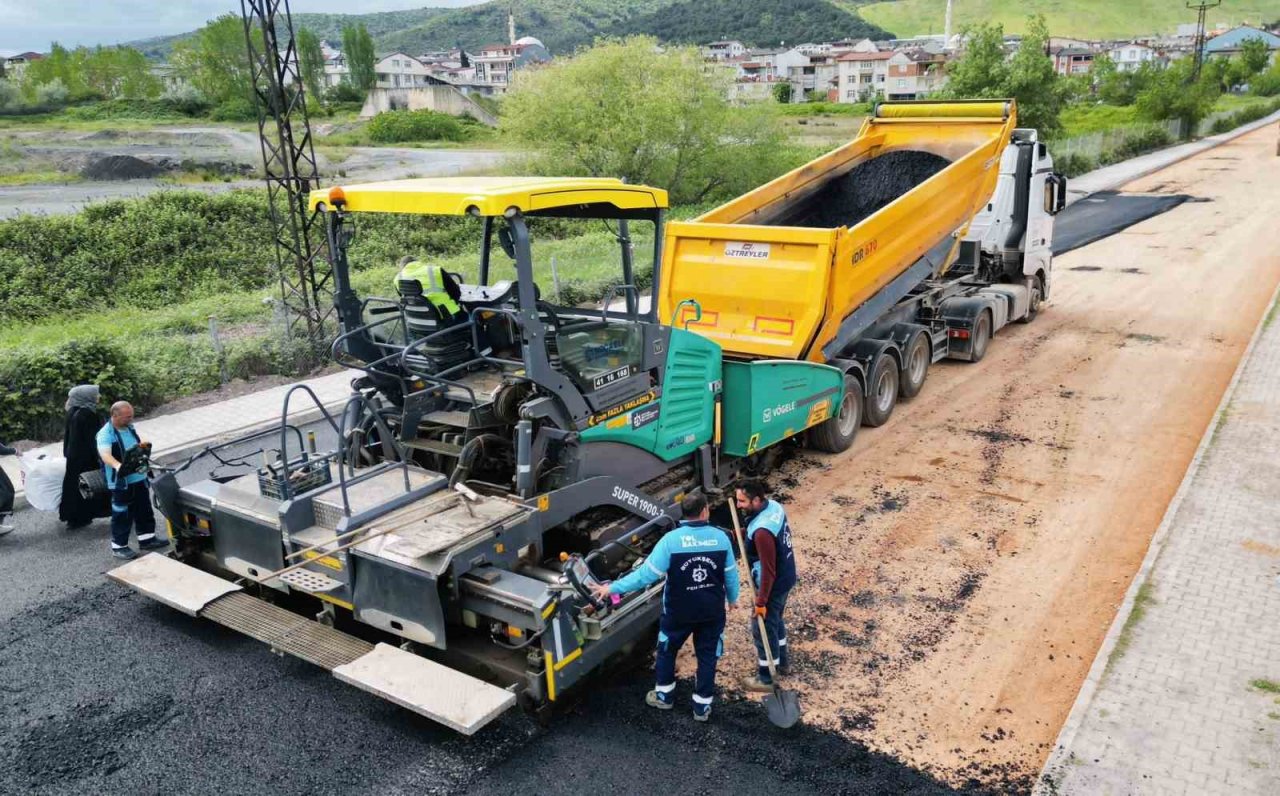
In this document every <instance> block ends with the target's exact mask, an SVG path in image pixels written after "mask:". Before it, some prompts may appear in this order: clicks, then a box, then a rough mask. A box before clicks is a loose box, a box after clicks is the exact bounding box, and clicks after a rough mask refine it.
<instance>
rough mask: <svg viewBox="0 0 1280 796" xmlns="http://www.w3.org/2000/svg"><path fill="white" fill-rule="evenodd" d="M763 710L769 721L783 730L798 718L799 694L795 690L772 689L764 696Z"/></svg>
mask: <svg viewBox="0 0 1280 796" xmlns="http://www.w3.org/2000/svg"><path fill="white" fill-rule="evenodd" d="M764 712H765V715H767V716H768V717H769V721H771V722H773V723H774V725H775V726H777V727H781V728H783V729H784V730H785V729H787V728H788V727H791V726H793V725H794V724H795V723H796V722H797V721H799V720H800V695H799V694H797V693H796V692H795V691H784V690H782V689H781V688H778V689H774V692H773V693H772V694H766V695H765V698H764Z"/></svg>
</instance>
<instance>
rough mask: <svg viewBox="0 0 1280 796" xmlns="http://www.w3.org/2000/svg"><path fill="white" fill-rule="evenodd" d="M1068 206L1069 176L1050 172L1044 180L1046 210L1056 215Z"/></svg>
mask: <svg viewBox="0 0 1280 796" xmlns="http://www.w3.org/2000/svg"><path fill="white" fill-rule="evenodd" d="M1066 206H1067V178H1066V177H1063V176H1062V175H1061V174H1050V175H1049V176H1048V177H1047V178H1046V179H1045V181H1044V212H1046V213H1048V214H1049V215H1051V216H1056V215H1057V214H1058V213H1059V212H1061V210H1062V208H1064V207H1066Z"/></svg>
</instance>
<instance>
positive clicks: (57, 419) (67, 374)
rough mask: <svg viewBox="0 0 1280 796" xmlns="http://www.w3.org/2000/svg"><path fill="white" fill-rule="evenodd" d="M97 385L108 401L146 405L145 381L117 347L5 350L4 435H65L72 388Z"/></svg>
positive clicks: (1, 362) (0, 375)
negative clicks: (64, 426) (68, 395)
mask: <svg viewBox="0 0 1280 796" xmlns="http://www.w3.org/2000/svg"><path fill="white" fill-rule="evenodd" d="M77 384H97V385H98V386H99V387H101V389H102V397H103V399H104V400H105V401H106V402H108V403H110V402H111V401H117V400H121V399H127V400H131V401H136V402H139V403H140V404H141V405H142V406H144V407H145V406H146V405H147V400H148V397H149V396H147V395H146V391H145V388H144V385H143V380H142V379H141V378H140V377H139V375H138V373H137V372H136V371H135V370H134V369H133V367H132V366H131V365H130V363H129V360H128V359H127V358H126V357H125V355H124V353H123V352H122V351H121V350H120V349H118V348H116V347H115V346H112V345H108V344H105V343H98V342H84V341H75V342H70V343H66V344H64V345H61V346H57V347H54V348H46V349H33V348H19V349H16V350H13V351H10V352H7V353H4V354H0V385H3V388H0V438H3V439H28V438H29V439H54V438H57V437H59V436H60V435H61V433H62V424H63V418H64V416H65V410H64V409H63V406H64V405H65V402H66V398H67V390H69V389H71V388H72V387H74V386H76V385H77Z"/></svg>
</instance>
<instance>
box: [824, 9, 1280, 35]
mask: <svg viewBox="0 0 1280 796" xmlns="http://www.w3.org/2000/svg"><path fill="white" fill-rule="evenodd" d="M832 3H833V4H835V5H838V6H841V7H843V8H845V9H846V10H848V11H852V12H854V13H857V14H858V15H859V16H861V17H862V18H863V19H865V20H867V21H868V22H871V23H874V24H876V25H879V26H881V27H883V28H888V29H889V30H892V31H895V32H896V33H897V34H898V35H899V36H920V35H925V34H930V33H941V32H942V26H943V18H944V17H945V16H946V8H947V0H888V1H885V0H882V1H881V2H867V0H832ZM952 13H953V14H954V17H953V19H952V21H951V28H952V30H953V31H954V32H957V33H958V32H960V30H961V29H963V28H965V27H967V26H972V25H979V24H996V25H1001V26H1002V27H1003V28H1004V30H1005V31H1006V32H1008V33H1023V32H1025V31H1026V30H1027V28H1026V25H1027V19H1028V17H1029V16H1036V15H1042V16H1043V17H1044V20H1045V23H1046V24H1047V25H1048V28H1049V31H1050V32H1051V33H1052V34H1053V35H1054V36H1078V37H1080V38H1085V39H1107V38H1126V37H1130V36H1142V35H1146V34H1153V33H1173V32H1174V31H1175V30H1176V29H1177V26H1178V25H1181V24H1187V23H1194V22H1195V21H1196V13H1195V12H1194V11H1189V10H1187V7H1186V4H1185V3H1184V2H1181V0H1122V2H1117V0H1071V2H1069V3H1064V2H1062V0H956V2H955V4H954V7H953V12H952ZM1277 18H1280V0H1222V5H1220V6H1218V7H1217V8H1214V9H1213V10H1211V11H1210V12H1209V20H1208V21H1209V24H1210V25H1211V26H1212V25H1216V24H1218V23H1224V24H1229V25H1238V24H1241V23H1242V22H1245V21H1248V22H1249V23H1251V24H1254V25H1257V24H1259V23H1261V22H1263V21H1264V20H1270V19H1277Z"/></svg>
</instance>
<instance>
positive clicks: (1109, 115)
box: [1059, 105, 1139, 138]
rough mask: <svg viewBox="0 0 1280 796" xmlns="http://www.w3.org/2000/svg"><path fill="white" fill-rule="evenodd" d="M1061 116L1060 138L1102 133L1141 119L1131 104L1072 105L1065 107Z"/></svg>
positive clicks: (1135, 122)
mask: <svg viewBox="0 0 1280 796" xmlns="http://www.w3.org/2000/svg"><path fill="white" fill-rule="evenodd" d="M1059 118H1061V120H1062V134H1061V135H1060V136H1059V138H1071V137H1073V136H1078V135H1088V134H1089V133H1100V132H1104V131H1106V130H1113V129H1115V128H1117V127H1125V126H1128V125H1132V124H1137V123H1138V121H1139V119H1138V112H1137V109H1136V108H1134V107H1133V106H1131V105H1128V106H1124V107H1117V106H1115V105H1072V106H1070V107H1068V108H1066V109H1064V110H1063V111H1062V115H1061V117H1059Z"/></svg>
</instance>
